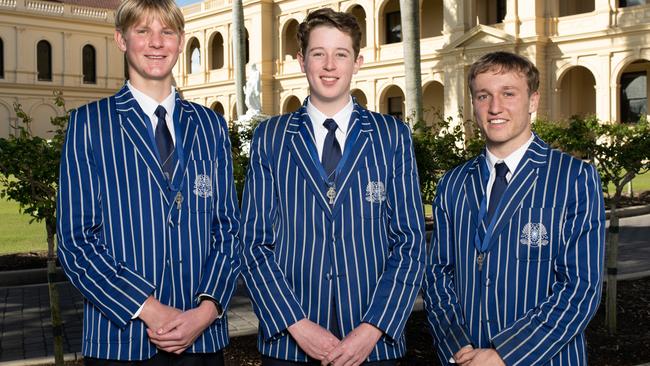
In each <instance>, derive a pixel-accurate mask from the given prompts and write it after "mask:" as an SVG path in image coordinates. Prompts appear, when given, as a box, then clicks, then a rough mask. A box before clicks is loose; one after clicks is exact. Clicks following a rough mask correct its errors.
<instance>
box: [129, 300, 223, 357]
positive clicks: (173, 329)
mask: <svg viewBox="0 0 650 366" xmlns="http://www.w3.org/2000/svg"><path fill="white" fill-rule="evenodd" d="M218 316H219V313H218V311H217V308H216V307H215V306H214V304H212V303H211V302H210V301H203V302H201V303H200V304H199V306H198V307H196V308H194V309H190V310H187V311H180V310H179V309H176V308H173V307H171V306H167V305H164V304H162V303H161V302H160V301H158V300H156V298H154V297H153V296H149V298H147V300H146V301H145V303H144V306H143V307H142V311H141V312H140V315H139V318H140V319H141V320H142V321H143V322H144V323H145V324H146V325H147V335H148V336H149V340H150V341H151V342H152V343H153V344H155V345H156V347H157V348H158V349H160V350H162V351H165V352H170V353H175V354H181V353H183V351H185V350H186V349H187V348H188V347H190V346H191V345H192V344H193V343H194V341H195V340H196V339H197V338H198V337H199V336H200V335H201V334H202V333H203V331H204V330H205V329H206V328H207V327H208V326H210V324H212V322H214V321H215V320H216V319H217V317H218Z"/></svg>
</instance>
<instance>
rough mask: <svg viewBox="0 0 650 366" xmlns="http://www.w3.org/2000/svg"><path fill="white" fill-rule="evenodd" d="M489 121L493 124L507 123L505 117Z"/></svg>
mask: <svg viewBox="0 0 650 366" xmlns="http://www.w3.org/2000/svg"><path fill="white" fill-rule="evenodd" d="M489 122H490V123H491V124H493V125H499V124H502V123H506V120H505V119H491V120H490V121H489Z"/></svg>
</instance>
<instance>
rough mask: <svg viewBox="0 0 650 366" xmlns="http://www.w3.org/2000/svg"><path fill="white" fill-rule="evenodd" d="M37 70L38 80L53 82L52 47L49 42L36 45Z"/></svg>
mask: <svg viewBox="0 0 650 366" xmlns="http://www.w3.org/2000/svg"><path fill="white" fill-rule="evenodd" d="M36 69H37V70H36V71H37V72H38V80H42V81H52V46H50V42H48V41H40V42H38V44H37V45H36Z"/></svg>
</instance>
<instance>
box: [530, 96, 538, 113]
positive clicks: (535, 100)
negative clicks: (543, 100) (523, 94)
mask: <svg viewBox="0 0 650 366" xmlns="http://www.w3.org/2000/svg"><path fill="white" fill-rule="evenodd" d="M538 106H539V92H537V91H536V92H534V93H533V94H531V95H530V97H528V114H533V113H535V112H537V107H538Z"/></svg>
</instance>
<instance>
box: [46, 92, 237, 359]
mask: <svg viewBox="0 0 650 366" xmlns="http://www.w3.org/2000/svg"><path fill="white" fill-rule="evenodd" d="M149 123H150V122H149V120H148V118H147V117H146V116H145V115H144V112H142V109H141V108H140V106H139V105H138V104H137V102H136V101H135V99H133V96H132V95H131V93H130V91H129V89H128V88H127V87H126V86H125V87H123V88H122V90H120V91H119V92H118V93H117V94H116V95H114V96H112V97H110V98H106V99H102V100H99V101H97V102H94V103H90V104H88V105H85V106H82V107H80V108H79V109H77V110H76V111H74V112H73V113H72V114H71V116H70V123H69V126H68V132H67V137H66V141H65V144H64V147H63V154H62V157H61V170H60V172H61V177H60V184H59V187H60V188H59V196H58V211H57V231H58V233H57V234H58V245H59V247H58V253H59V258H60V260H61V264H62V266H63V268H64V270H65V272H66V274H67V275H68V277H69V278H70V281H71V282H72V283H73V284H74V285H75V286H76V287H77V288H78V289H79V291H81V293H82V294H83V296H84V297H85V301H84V322H83V326H84V328H83V342H82V351H83V355H84V356H86V357H95V358H101V359H113V360H143V359H147V358H150V357H152V356H153V355H154V354H155V353H156V347H155V346H154V345H153V344H152V343H151V342H149V340H148V338H147V334H146V331H145V329H146V326H145V325H144V323H143V322H142V321H141V320H139V319H135V320H132V319H131V318H132V316H133V315H134V314H135V313H136V311H137V310H138V309H139V307H140V306H141V305H142V304H143V302H144V301H145V299H146V298H147V297H148V296H149V295H150V294H153V295H154V296H155V297H156V298H157V299H158V300H160V301H161V302H162V303H163V304H167V305H170V306H173V307H175V308H178V309H181V310H187V309H191V308H193V307H196V306H197V295H199V294H203V293H205V294H209V295H211V296H213V297H214V298H215V299H216V300H217V301H219V303H220V304H221V305H222V306H223V307H224V309H225V308H226V307H227V306H228V302H229V301H230V298H231V296H232V293H233V290H234V288H235V285H236V278H237V276H238V274H239V266H240V262H239V256H238V252H239V248H238V237H237V236H238V231H239V208H238V205H237V198H236V197H237V196H236V193H235V188H234V184H233V175H232V160H231V152H230V141H229V137H228V128H227V125H226V123H225V121H224V119H223V118H222V117H220V116H218V115H217V114H216V113H214V112H213V111H211V110H209V109H207V108H205V107H202V106H200V105H198V104H194V103H190V102H187V101H184V100H182V99H181V98H180V96H179V95H178V94H177V95H176V106H175V110H174V123H175V124H176V129H177V134H176V136H177V139H176V141H177V143H181V144H182V149H183V157H184V159H183V161H179V162H178V164H177V165H176V168H175V171H174V174H173V177H172V184H168V183H167V181H166V179H165V177H164V175H163V171H162V168H161V166H160V164H159V162H158V158H157V152H156V147H155V143H154V142H153V141H152V138H151V137H150V134H149V132H148V130H147V124H149ZM178 137H180V140H179V139H178ZM226 322H227V321H226V318H225V317H223V318H222V319H220V320H217V321H215V322H214V323H213V324H212V325H211V326H210V327H208V328H207V329H206V331H205V332H204V333H203V335H201V336H199V338H197V340H196V342H195V343H194V345H192V346H191V347H190V348H188V352H215V351H217V350H219V349H221V348H223V347H225V346H226V344H227V343H228V329H227V328H228V327H227V323H226Z"/></svg>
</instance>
